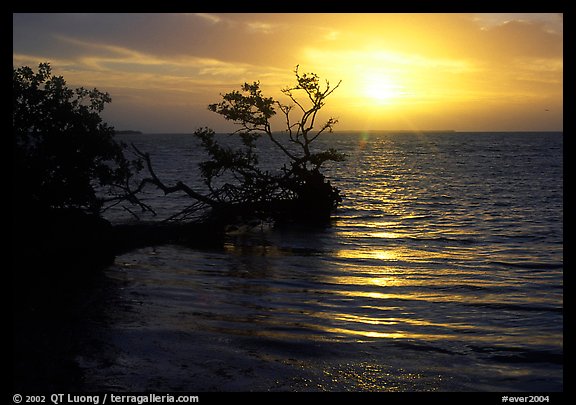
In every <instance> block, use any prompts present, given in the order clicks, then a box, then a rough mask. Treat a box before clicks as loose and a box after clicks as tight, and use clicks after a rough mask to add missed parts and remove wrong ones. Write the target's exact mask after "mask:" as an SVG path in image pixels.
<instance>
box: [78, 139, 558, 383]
mask: <svg viewBox="0 0 576 405" xmlns="http://www.w3.org/2000/svg"><path fill="white" fill-rule="evenodd" d="M119 138H120V139H122V140H125V141H128V142H134V143H135V144H137V145H138V146H139V147H140V148H141V149H143V150H146V151H149V152H150V153H151V155H152V159H153V162H154V163H155V165H156V167H157V172H158V174H159V175H160V176H161V177H164V178H167V179H170V178H172V179H174V180H176V179H181V180H185V181H187V182H188V183H189V184H191V185H194V186H195V187H201V184H200V183H199V182H198V176H197V168H196V165H197V163H198V161H200V160H202V159H203V157H202V156H201V155H200V152H199V150H198V147H197V145H196V142H195V140H194V138H193V137H192V136H190V135H131V136H122V137H119ZM562 138H563V135H562V134H561V133H424V134H412V133H402V134H393V133H350V134H344V133H337V134H332V135H330V136H326V137H325V140H324V142H325V144H324V146H326V145H330V146H332V147H336V148H338V149H340V150H341V151H343V152H345V153H347V154H348V160H347V162H345V163H343V164H338V165H334V166H332V167H329V168H328V170H327V173H328V175H329V177H330V178H331V181H332V183H333V184H334V185H336V186H338V187H339V188H341V190H342V193H343V195H344V201H343V203H342V205H341V207H340V209H339V210H338V212H337V214H336V217H335V220H334V222H333V224H332V226H331V227H329V228H327V229H323V230H315V231H310V230H307V229H298V228H295V229H270V228H256V229H253V230H252V231H250V232H247V233H244V234H237V235H230V236H229V240H228V241H227V243H226V245H225V247H224V249H222V250H197V249H191V248H186V247H182V246H173V245H168V246H159V247H154V248H144V249H140V250H136V251H132V252H130V253H127V254H124V255H122V256H120V257H118V258H117V260H116V264H115V265H113V266H111V267H110V268H109V269H107V275H108V277H110V278H111V279H114V280H116V281H117V282H118V283H120V285H121V288H119V289H118V292H117V294H116V296H115V297H114V299H113V300H112V301H111V305H112V306H113V307H114V308H116V309H115V311H116V312H115V314H114V316H113V322H112V326H111V327H110V328H109V329H110V330H108V331H107V332H106V333H105V334H103V335H102V337H101V340H102V342H101V343H102V344H103V345H104V347H106V348H107V349H106V350H105V352H106V355H105V357H106V361H104V360H103V359H102V356H103V355H102V354H101V352H99V353H100V354H96V353H90V352H89V351H87V353H85V354H84V355H83V356H80V357H79V362H80V363H81V364H83V365H84V367H85V368H86V370H87V376H86V381H87V384H88V386H89V387H92V388H94V389H110V388H113V389H125V390H145V389H164V390H191V391H192V390H223V391H230V390H239V391H267V390H300V391H302V390H304V391H307V390H312V391H316V390H319V391H322V390H329V391H331V390H339V391H357V390H368V391H477V390H487V391H507V392H509V391H559V390H562V388H563V377H562V371H563V277H562V272H563V160H562V159H563V139H562ZM262 154H263V159H264V161H265V162H264V164H266V161H269V162H275V161H277V160H278V158H279V157H278V155H276V154H275V153H274V152H273V151H271V150H267V149H265V146H262ZM148 197H149V202H150V203H153V204H154V206H155V207H157V208H158V212H159V216H160V218H162V217H166V216H168V215H170V214H171V213H174V212H175V210H177V209H178V208H183V207H185V206H186V204H187V203H188V202H189V200H187V199H186V198H185V197H174V198H173V197H170V198H162V197H161V196H160V195H159V194H158V193H154V192H152V191H150V193H149V196H148ZM116 215H118V213H110V216H111V218H112V219H114V220H120V217H118V216H116ZM118 308H120V309H118Z"/></svg>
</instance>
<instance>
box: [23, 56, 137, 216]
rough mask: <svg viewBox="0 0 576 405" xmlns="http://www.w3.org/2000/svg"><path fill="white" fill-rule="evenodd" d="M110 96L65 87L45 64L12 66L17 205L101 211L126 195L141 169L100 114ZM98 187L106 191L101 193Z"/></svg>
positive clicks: (93, 91) (94, 91)
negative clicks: (134, 176)
mask: <svg viewBox="0 0 576 405" xmlns="http://www.w3.org/2000/svg"><path fill="white" fill-rule="evenodd" d="M110 101H111V98H110V95H109V94H108V93H103V92H100V91H98V90H97V89H93V90H87V89H84V88H78V89H70V88H68V87H67V85H66V81H65V80H64V78H63V77H61V76H53V75H52V74H51V68H50V65H49V64H48V63H42V64H40V65H39V67H38V71H37V72H34V71H33V70H32V69H31V68H29V67H27V66H25V67H20V68H17V69H13V110H12V124H13V134H14V138H13V146H14V148H13V149H14V151H13V153H14V155H13V158H14V183H13V184H14V191H13V197H14V199H15V203H16V204H15V205H16V206H18V207H21V206H22V205H24V206H27V207H29V206H31V205H32V206H35V207H36V209H43V208H77V209H81V210H83V211H87V212H90V213H94V214H98V213H100V212H101V211H102V210H103V209H105V208H106V205H107V204H115V203H118V202H119V201H124V200H129V199H131V198H132V197H133V193H131V192H130V191H129V182H130V179H131V178H132V176H133V172H134V171H138V170H139V168H141V162H139V161H138V160H133V161H129V160H128V159H126V158H125V156H124V153H123V149H124V145H122V144H121V143H118V142H116V141H115V140H114V129H113V128H112V127H110V126H108V125H107V124H106V123H104V122H103V121H102V118H101V117H100V113H101V112H102V110H103V109H104V106H105V105H106V104H107V103H109V102H110ZM102 191H105V193H103V192H102Z"/></svg>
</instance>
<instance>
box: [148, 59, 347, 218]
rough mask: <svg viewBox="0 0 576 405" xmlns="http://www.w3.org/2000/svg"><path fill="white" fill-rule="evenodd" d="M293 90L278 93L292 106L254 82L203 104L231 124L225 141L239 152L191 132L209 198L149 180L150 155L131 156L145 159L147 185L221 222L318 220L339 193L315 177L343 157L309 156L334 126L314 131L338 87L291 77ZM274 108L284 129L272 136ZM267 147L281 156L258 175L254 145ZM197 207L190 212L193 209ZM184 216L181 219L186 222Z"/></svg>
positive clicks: (205, 133) (330, 152)
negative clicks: (236, 141) (181, 196)
mask: <svg viewBox="0 0 576 405" xmlns="http://www.w3.org/2000/svg"><path fill="white" fill-rule="evenodd" d="M294 73H295V76H296V83H295V84H294V85H293V86H291V87H287V88H285V89H283V90H282V92H283V93H284V94H285V95H286V96H287V97H288V98H289V99H290V101H291V104H283V103H281V102H279V101H277V100H274V99H273V98H272V97H265V96H264V95H263V94H262V91H261V89H260V83H259V82H253V83H252V84H249V83H245V84H244V85H242V86H241V88H240V90H239V91H238V90H235V91H232V92H230V93H226V94H224V95H222V101H221V102H219V103H214V104H210V105H209V106H208V109H209V110H210V111H213V112H215V113H217V114H220V115H221V116H223V117H224V118H225V119H226V120H229V121H232V122H234V123H235V124H236V125H237V126H238V127H239V129H238V130H237V131H235V132H233V133H232V134H231V136H238V137H239V138H240V140H241V146H240V147H239V148H232V147H231V146H227V145H222V144H221V143H220V142H218V139H217V138H218V136H217V135H216V133H215V132H214V131H213V130H212V129H209V128H202V129H198V130H197V131H196V132H195V133H194V135H195V136H196V137H197V138H198V139H199V141H200V144H201V146H202V147H203V148H204V150H205V151H206V152H207V153H208V155H209V160H207V161H205V162H202V163H201V164H200V169H201V174H202V177H203V180H204V183H205V184H206V186H207V187H208V189H209V193H208V195H198V193H196V192H194V191H193V190H191V189H190V188H189V187H188V186H186V185H185V184H183V183H182V182H178V183H177V184H176V185H175V186H167V185H165V184H164V183H163V182H162V181H161V180H160V179H159V178H158V177H157V176H156V175H155V173H154V171H153V168H152V164H151V160H150V156H149V155H148V154H145V153H142V152H140V151H138V150H137V153H138V154H139V155H140V156H141V157H142V158H144V160H145V161H146V162H147V166H148V169H149V172H150V174H151V175H152V177H151V178H148V179H145V180H144V182H147V183H153V184H155V185H156V186H158V187H159V188H161V189H162V190H164V192H165V193H171V192H176V191H183V192H185V193H187V194H188V195H189V196H190V197H192V198H194V199H196V200H198V202H199V203H200V205H208V206H210V207H211V208H212V212H213V213H216V215H218V216H220V217H221V218H224V219H223V220H224V221H225V220H226V219H225V218H231V217H237V216H242V215H246V216H257V217H261V218H263V217H266V218H270V217H272V218H274V219H279V218H281V219H286V218H290V219H304V220H306V221H309V220H316V219H318V220H320V221H325V220H326V219H327V218H329V216H330V214H331V212H332V211H333V210H334V209H335V208H336V206H337V205H338V203H339V202H340V201H341V197H340V191H339V190H338V189H337V188H336V187H333V186H332V185H331V184H330V182H329V181H328V180H327V179H326V178H325V176H324V175H323V174H322V173H321V168H322V166H323V165H324V164H325V163H326V162H328V161H335V162H340V161H343V160H344V159H345V156H344V155H343V154H342V153H340V152H338V151H336V150H335V149H332V148H329V149H327V150H320V151H317V150H314V148H313V147H312V146H313V145H312V144H313V143H314V141H315V140H316V139H318V137H319V136H320V135H322V134H324V133H326V132H332V128H333V126H334V125H335V124H336V123H337V122H338V120H337V119H335V118H329V119H328V120H327V121H326V122H324V123H323V124H321V125H317V121H316V120H317V114H318V112H319V111H320V110H321V109H322V107H324V105H325V102H326V98H327V97H328V96H330V95H331V94H332V92H334V90H336V89H337V88H338V86H339V85H340V83H338V84H337V85H336V86H334V87H332V86H331V85H330V83H329V82H328V81H326V82H325V85H324V86H322V85H321V84H320V79H319V77H318V76H317V75H316V74H314V73H312V74H300V73H299V71H298V67H296V69H295V71H294ZM276 109H279V110H280V111H281V112H282V114H283V115H284V119H285V123H286V127H285V129H284V130H283V131H278V132H274V131H273V130H272V124H271V122H270V119H271V118H272V117H273V116H274V115H275V114H276ZM260 139H262V140H263V141H266V140H267V141H269V142H271V144H272V146H273V147H275V148H276V149H278V150H279V151H281V153H282V154H283V155H284V157H285V160H286V161H285V162H284V163H282V164H281V166H280V167H278V168H277V169H276V170H269V169H267V170H264V169H263V168H262V167H261V165H260V159H259V156H258V153H257V142H258V141H259V140H260ZM197 207H198V205H193V206H192V208H194V209H196V208H197ZM189 212H190V211H189V210H184V211H183V212H182V214H183V215H182V217H181V218H185V217H186V214H188V213H189Z"/></svg>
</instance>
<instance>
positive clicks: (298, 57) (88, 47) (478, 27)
mask: <svg viewBox="0 0 576 405" xmlns="http://www.w3.org/2000/svg"><path fill="white" fill-rule="evenodd" d="M40 16H41V18H40V17H36V18H40V21H37V22H33V23H31V22H30V21H27V20H28V19H34V18H35V17H34V16H28V15H18V14H16V15H14V23H15V25H14V27H15V28H14V47H13V49H14V51H13V62H14V65H15V66H17V65H28V66H37V64H38V63H40V62H44V61H49V62H51V64H52V66H53V69H54V72H55V73H56V74H61V75H63V76H64V77H65V79H66V80H67V81H68V83H69V84H70V85H73V86H84V87H88V88H93V87H97V88H98V89H100V90H102V91H107V92H109V93H110V94H111V95H112V99H113V102H112V104H111V105H110V106H109V107H108V108H107V110H106V111H105V118H106V119H109V120H111V124H112V125H114V126H119V127H121V128H124V127H130V128H133V129H140V130H144V132H147V131H151V132H154V131H156V132H162V131H175V132H192V131H193V130H195V129H196V128H197V127H200V126H210V127H213V128H214V129H216V130H221V129H225V128H230V126H229V123H227V122H224V121H223V120H221V118H220V117H218V116H216V115H215V114H212V113H210V112H208V111H207V109H206V107H207V105H208V104H210V103H214V102H217V101H219V98H220V94H222V93H225V92H229V91H232V90H237V89H238V88H239V86H240V85H241V84H243V83H244V82H252V81H260V83H261V86H262V89H263V91H264V93H265V95H267V96H272V97H274V98H277V99H279V100H281V98H282V94H281V92H280V90H281V89H282V88H284V87H286V86H290V85H291V84H293V83H294V75H293V70H294V67H295V66H296V65H299V66H300V72H302V73H303V72H314V73H317V74H318V75H319V76H320V78H321V80H324V79H328V80H329V81H330V83H331V84H332V85H335V84H336V83H338V81H339V80H342V84H341V86H340V88H338V89H337V90H336V91H335V92H334V93H333V94H332V95H331V96H330V97H329V99H327V102H326V107H325V109H324V110H323V111H322V112H323V113H325V114H327V115H329V116H334V117H338V118H339V124H338V126H337V128H336V129H339V130H345V129H358V130H364V129H373V130H377V129H415V128H416V129H440V128H441V129H455V130H464V131H466V130H562V122H563V115H562V114H563V113H562V110H563V87H562V86H563V81H562V75H563V33H562V17H561V15H555V14H533V15H499V14H490V15H481V14H146V15H142V14H123V15H120V14H108V15H104V14H94V15H89V14H88V15H86V14H82V15H80V14H79V15H62V14H47V15H40ZM52 20H53V21H52ZM132 20H134V21H137V22H132ZM21 21H22V22H21ZM20 22H21V23H20ZM105 23H106V24H105ZM107 24H109V25H110V29H109V30H108V31H107V30H104V29H102V28H101V27H103V26H107ZM130 24H132V25H130ZM20 26H21V27H22V29H20V28H19V27H20ZM31 27H33V28H31ZM88 27H92V28H91V30H89V29H88ZM128 27H133V28H132V29H128ZM112 28H113V30H112ZM30 29H34V30H38V32H37V33H36V35H35V36H34V38H39V39H38V40H37V41H35V42H34V41H29V40H28V38H30V35H31V34H30V32H28V31H26V30H30ZM110 30H112V31H110ZM138 30H143V31H142V32H141V34H142V35H136V34H135V33H134V32H133V31H138ZM147 30H149V31H147ZM112 34H113V35H112ZM38 41H40V42H41V43H38ZM281 123H282V121H281V120H280V124H281ZM282 129H283V128H282V127H281V125H279V128H278V130H282Z"/></svg>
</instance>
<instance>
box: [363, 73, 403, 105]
mask: <svg viewBox="0 0 576 405" xmlns="http://www.w3.org/2000/svg"><path fill="white" fill-rule="evenodd" d="M362 88H363V91H362V93H363V95H364V96H365V97H367V98H368V99H370V100H371V102H373V103H375V104H378V105H385V104H392V103H394V102H395V101H397V100H398V99H399V98H401V97H402V96H403V95H404V91H403V87H402V86H401V85H399V84H398V83H397V82H395V81H394V80H393V79H392V78H391V77H390V76H388V75H385V74H370V75H367V76H366V77H364V79H363V87H362Z"/></svg>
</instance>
